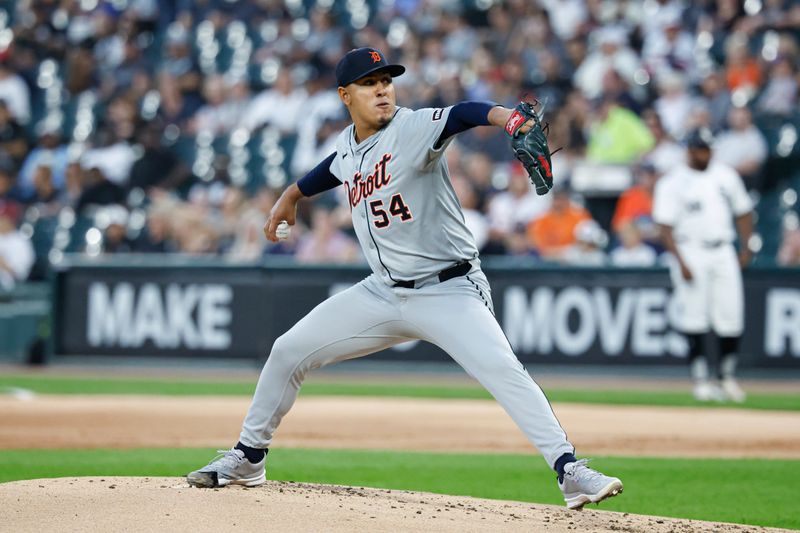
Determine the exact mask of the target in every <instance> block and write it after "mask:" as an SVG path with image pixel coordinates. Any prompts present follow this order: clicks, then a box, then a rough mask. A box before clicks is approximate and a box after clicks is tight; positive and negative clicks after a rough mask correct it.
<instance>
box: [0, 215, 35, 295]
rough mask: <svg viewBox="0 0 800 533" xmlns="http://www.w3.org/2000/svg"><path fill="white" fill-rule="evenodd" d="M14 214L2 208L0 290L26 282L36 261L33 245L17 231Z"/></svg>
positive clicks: (0, 226)
mask: <svg viewBox="0 0 800 533" xmlns="http://www.w3.org/2000/svg"><path fill="white" fill-rule="evenodd" d="M13 216H14V215H13V214H11V213H9V212H8V211H6V209H2V208H0V288H2V289H5V290H10V289H12V288H14V285H15V284H16V283H17V282H20V281H25V280H26V279H27V278H28V273H29V272H30V270H31V267H32V266H33V263H34V261H35V255H34V251H33V245H32V244H31V241H30V240H29V239H28V238H27V237H25V236H24V235H23V234H22V232H20V231H18V230H17V227H16V225H15V223H14V218H13Z"/></svg>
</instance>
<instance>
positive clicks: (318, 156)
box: [291, 70, 347, 176]
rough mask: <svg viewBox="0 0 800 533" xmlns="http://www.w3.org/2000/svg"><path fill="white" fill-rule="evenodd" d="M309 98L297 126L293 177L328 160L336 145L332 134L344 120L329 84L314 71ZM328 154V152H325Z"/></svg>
mask: <svg viewBox="0 0 800 533" xmlns="http://www.w3.org/2000/svg"><path fill="white" fill-rule="evenodd" d="M306 92H307V94H308V97H307V100H306V103H305V110H306V111H305V113H304V118H303V120H301V121H300V124H298V125H297V145H296V146H295V149H294V154H293V156H292V166H291V169H292V175H294V176H302V175H304V174H305V173H306V172H308V171H309V170H311V169H312V168H314V167H315V166H316V165H317V163H318V162H319V161H320V160H322V159H324V158H325V157H327V156H328V155H329V154H330V153H332V152H333V150H331V149H330V148H331V146H332V145H334V144H335V142H336V140H335V139H336V137H335V135H334V132H337V133H338V132H339V131H341V130H342V128H341V127H338V124H339V123H340V122H344V121H346V120H347V116H346V113H345V112H344V109H343V106H342V102H341V100H339V94H338V93H337V92H336V91H334V90H332V89H330V88H329V80H328V78H327V77H326V76H323V75H322V74H321V73H320V72H318V71H316V70H314V71H313V72H312V73H311V75H310V77H309V79H308V81H307V82H306ZM326 150H327V151H326Z"/></svg>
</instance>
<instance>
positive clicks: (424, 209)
mask: <svg viewBox="0 0 800 533" xmlns="http://www.w3.org/2000/svg"><path fill="white" fill-rule="evenodd" d="M449 113H450V108H449V107H448V108H444V109H420V110H417V111H412V110H410V109H407V108H402V107H400V108H398V109H397V112H396V113H395V116H394V118H393V119H392V121H391V122H390V123H389V124H388V125H387V126H386V127H384V128H382V129H381V130H379V131H378V132H377V133H375V134H374V135H372V136H371V137H369V138H367V139H364V140H362V142H361V143H356V140H355V135H354V127H353V126H352V125H350V126H349V127H348V128H346V129H345V130H344V131H343V132H342V133H341V134H340V135H339V138H338V140H337V142H336V157H335V158H334V159H333V162H332V163H331V173H332V174H333V175H334V176H336V178H338V179H339V180H340V181H341V182H342V183H343V184H344V189H345V193H346V196H347V201H348V203H349V205H350V209H351V211H352V215H353V228H354V229H355V232H356V236H357V237H358V240H359V242H360V243H361V247H362V249H363V250H364V255H365V256H366V258H367V262H368V263H369V266H370V267H371V268H372V271H373V272H375V273H376V274H378V275H379V276H380V277H381V279H382V280H383V281H384V282H385V283H386V284H387V285H393V284H394V283H396V282H397V281H403V280H419V279H424V278H426V277H429V276H432V275H434V274H437V273H439V272H441V271H442V270H444V269H446V268H449V267H451V266H453V265H454V264H456V263H458V262H461V261H469V260H473V259H476V258H477V257H478V249H477V247H476V246H475V241H474V239H473V237H472V235H471V233H470V231H469V229H468V228H467V226H466V224H465V223H464V215H463V214H462V212H461V205H460V204H459V202H458V198H457V197H456V193H455V191H454V190H453V186H452V185H451V183H450V172H449V171H448V169H447V161H446V160H445V158H444V157H442V155H443V154H444V150H445V148H446V147H447V145H448V144H449V142H450V140H452V138H453V137H450V138H449V139H448V140H447V141H445V142H444V143H443V145H442V146H440V147H438V148H434V144H435V143H436V141H437V140H438V139H439V136H440V135H441V134H442V130H443V129H444V126H445V123H446V122H447V117H448V115H449Z"/></svg>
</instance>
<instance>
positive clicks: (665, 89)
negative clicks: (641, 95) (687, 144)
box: [654, 71, 695, 139]
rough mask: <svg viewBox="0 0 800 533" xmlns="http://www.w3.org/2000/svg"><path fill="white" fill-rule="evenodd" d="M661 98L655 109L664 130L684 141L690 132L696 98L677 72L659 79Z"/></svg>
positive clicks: (662, 75)
mask: <svg viewBox="0 0 800 533" xmlns="http://www.w3.org/2000/svg"><path fill="white" fill-rule="evenodd" d="M658 90H659V97H658V98H657V99H656V101H655V105H654V109H655V110H656V113H658V117H659V118H660V119H661V124H663V126H664V129H665V130H667V132H668V133H669V134H670V135H671V136H672V137H673V138H675V139H682V138H683V136H684V135H685V134H686V132H687V131H689V130H688V127H689V126H688V122H689V117H690V116H691V113H692V108H693V107H694V103H695V98H694V97H693V96H692V95H691V94H690V93H689V92H688V90H687V88H686V79H685V78H684V76H683V75H682V74H680V73H678V72H675V71H666V72H663V73H662V74H661V75H660V76H659V78H658Z"/></svg>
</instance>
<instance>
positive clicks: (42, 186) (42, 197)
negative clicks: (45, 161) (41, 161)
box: [29, 165, 62, 217]
mask: <svg viewBox="0 0 800 533" xmlns="http://www.w3.org/2000/svg"><path fill="white" fill-rule="evenodd" d="M60 196H61V195H60V191H58V190H57V189H56V188H55V186H54V185H53V171H52V169H51V168H50V167H48V166H47V165H39V166H38V167H36V171H35V172H34V174H33V196H32V197H31V198H30V199H29V202H30V203H31V204H32V205H35V206H36V207H37V208H38V209H39V212H40V213H41V214H42V215H43V216H45V217H52V216H56V215H58V212H59V211H60V210H61V206H62V203H61V198H60Z"/></svg>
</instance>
